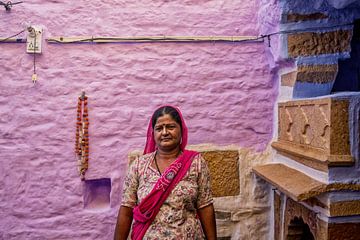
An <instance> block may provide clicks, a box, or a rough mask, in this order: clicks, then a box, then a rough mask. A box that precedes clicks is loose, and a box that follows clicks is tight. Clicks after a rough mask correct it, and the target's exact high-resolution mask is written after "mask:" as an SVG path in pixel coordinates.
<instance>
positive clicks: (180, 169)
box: [131, 107, 198, 240]
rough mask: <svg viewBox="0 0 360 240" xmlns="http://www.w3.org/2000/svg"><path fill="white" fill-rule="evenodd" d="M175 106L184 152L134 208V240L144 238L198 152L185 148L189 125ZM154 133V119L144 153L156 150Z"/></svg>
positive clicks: (181, 145) (132, 237) (132, 236)
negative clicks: (178, 116)
mask: <svg viewBox="0 0 360 240" xmlns="http://www.w3.org/2000/svg"><path fill="white" fill-rule="evenodd" d="M173 108H175V109H176V110H177V112H178V113H179V115H180V118H181V124H182V142H181V144H180V148H181V150H182V151H183V153H182V154H181V155H180V156H179V157H178V158H177V159H176V160H175V161H174V162H173V163H172V164H171V165H170V166H169V167H168V168H167V169H166V170H165V171H164V172H163V174H162V175H161V177H160V178H159V180H158V181H157V182H156V183H155V186H154V188H153V189H152V190H151V192H150V193H149V194H148V195H147V196H146V197H145V198H144V199H143V200H142V201H141V203H140V204H139V205H138V206H136V207H135V208H134V210H133V213H134V214H133V216H134V223H133V226H132V233H131V239H133V240H140V239H142V238H143V236H144V235H145V233H146V231H147V229H148V228H149V226H150V225H151V223H152V222H153V220H154V219H155V217H156V215H157V214H158V212H159V210H160V207H161V206H162V204H163V203H164V201H165V200H166V198H167V197H168V196H169V195H170V193H171V191H172V190H173V189H174V188H175V187H176V185H177V184H178V183H179V182H180V181H181V179H182V178H183V177H184V176H185V174H186V172H187V171H188V169H189V168H190V166H191V163H192V159H193V158H194V157H195V156H196V155H197V154H198V153H197V152H195V151H189V150H185V146H186V144H187V127H186V125H185V122H184V119H183V117H182V115H181V113H180V111H179V109H177V108H176V107H173ZM151 119H152V118H151ZM153 134H154V133H153V128H152V121H151V120H150V123H149V127H148V132H147V141H146V145H145V149H144V154H147V153H150V152H153V151H155V150H156V145H155V141H154V135H153Z"/></svg>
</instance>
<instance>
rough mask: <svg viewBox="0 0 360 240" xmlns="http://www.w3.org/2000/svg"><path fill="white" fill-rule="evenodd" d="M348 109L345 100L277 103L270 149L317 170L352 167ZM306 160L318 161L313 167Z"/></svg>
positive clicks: (331, 99) (326, 99) (347, 103)
mask: <svg viewBox="0 0 360 240" xmlns="http://www.w3.org/2000/svg"><path fill="white" fill-rule="evenodd" d="M348 106H349V102H348V100H347V99H341V100H340V99H335V98H323V99H314V100H298V101H289V102H285V103H279V137H278V141H277V142H274V143H273V144H272V146H273V147H274V148H276V149H277V150H278V151H280V152H282V153H285V154H287V155H290V156H291V155H293V156H294V159H295V157H296V158H300V159H303V160H301V161H302V163H303V164H306V165H309V163H310V166H311V167H314V168H316V169H319V170H325V171H326V170H327V167H328V166H332V165H337V166H339V165H351V164H353V159H352V157H351V156H350V136H349V126H348V121H349V120H348ZM305 158H306V159H305ZM295 160H297V159H295ZM309 160H311V161H314V160H315V161H318V163H317V166H316V167H315V164H313V165H311V162H309ZM305 161H306V162H305ZM319 164H322V165H323V166H319ZM324 166H325V167H324Z"/></svg>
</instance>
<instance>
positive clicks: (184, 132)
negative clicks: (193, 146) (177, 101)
mask: <svg viewBox="0 0 360 240" xmlns="http://www.w3.org/2000/svg"><path fill="white" fill-rule="evenodd" d="M163 107H172V108H174V109H175V110H176V111H177V112H178V114H179V116H180V119H181V143H180V149H181V151H184V150H185V146H186V144H187V139H188V129H187V127H186V124H185V121H184V118H183V116H182V114H181V112H180V110H179V109H178V108H177V107H174V106H171V105H163V106H161V107H158V108H157V109H156V111H157V110H158V109H160V108H163ZM156 111H155V112H156ZM155 112H154V113H153V115H152V117H151V118H150V122H149V126H148V130H147V138H146V144H145V148H144V154H147V153H151V152H154V151H155V150H156V144H155V140H154V129H153V127H152V120H153V118H154V114H155Z"/></svg>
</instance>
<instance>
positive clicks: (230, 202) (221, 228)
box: [191, 146, 271, 240]
mask: <svg viewBox="0 0 360 240" xmlns="http://www.w3.org/2000/svg"><path fill="white" fill-rule="evenodd" d="M191 149H194V150H197V151H202V152H206V151H216V150H221V151H229V150H230V151H231V152H232V151H234V150H235V149H236V147H235V146H234V147H230V146H229V147H226V148H223V147H215V146H198V147H196V148H195V147H193V146H191ZM221 151H220V152H221ZM237 151H238V158H239V169H240V170H239V172H240V173H241V174H240V175H239V179H240V181H239V182H240V193H239V194H238V195H236V196H225V197H215V199H214V207H215V209H216V211H217V212H222V213H224V215H223V216H224V217H225V219H224V218H223V219H221V218H220V219H217V229H218V237H231V238H232V239H264V240H265V239H269V227H270V226H269V224H268V220H269V218H268V216H269V212H270V208H269V191H270V189H269V185H268V184H266V182H265V181H263V180H262V179H260V178H256V177H255V176H254V175H253V174H252V173H251V168H252V167H253V166H255V165H259V164H262V163H264V162H266V161H269V159H270V157H271V151H270V149H268V150H267V151H265V152H262V153H256V152H253V151H251V150H249V149H244V148H240V149H239V148H237ZM225 187H227V186H225ZM227 213H231V218H230V219H227V217H228V215H227Z"/></svg>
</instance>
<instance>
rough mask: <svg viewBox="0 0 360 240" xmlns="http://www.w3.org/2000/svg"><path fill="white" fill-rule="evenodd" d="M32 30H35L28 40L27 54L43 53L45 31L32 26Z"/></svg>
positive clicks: (29, 34)
mask: <svg viewBox="0 0 360 240" xmlns="http://www.w3.org/2000/svg"><path fill="white" fill-rule="evenodd" d="M31 28H33V29H34V30H33V31H30V32H28V35H27V38H26V52H27V53H41V44H42V35H43V30H42V28H41V27H37V26H31ZM34 48H35V49H34Z"/></svg>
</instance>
